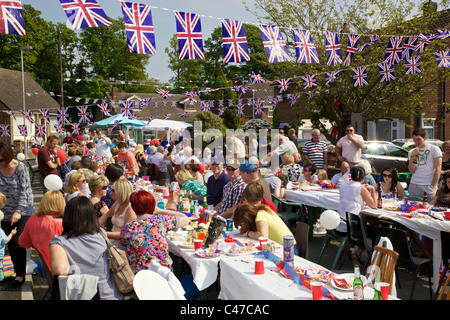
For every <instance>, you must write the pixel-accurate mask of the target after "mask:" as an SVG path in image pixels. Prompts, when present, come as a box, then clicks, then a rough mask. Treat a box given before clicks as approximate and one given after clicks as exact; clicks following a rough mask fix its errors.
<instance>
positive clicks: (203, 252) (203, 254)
mask: <svg viewBox="0 0 450 320" xmlns="http://www.w3.org/2000/svg"><path fill="white" fill-rule="evenodd" d="M222 253H223V252H222V251H221V250H215V249H204V248H201V249H197V250H195V255H196V256H198V257H200V258H215V257H218V256H220V255H221V254H222Z"/></svg>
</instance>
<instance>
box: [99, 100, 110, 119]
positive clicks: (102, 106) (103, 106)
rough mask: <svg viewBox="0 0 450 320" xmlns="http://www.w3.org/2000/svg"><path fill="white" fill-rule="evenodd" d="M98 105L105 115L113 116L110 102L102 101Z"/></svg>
mask: <svg viewBox="0 0 450 320" xmlns="http://www.w3.org/2000/svg"><path fill="white" fill-rule="evenodd" d="M97 106H98V107H99V109H100V111H101V112H102V113H103V114H104V115H105V116H108V117H111V116H112V114H111V112H110V109H109V104H107V103H102V104H98V105H97Z"/></svg>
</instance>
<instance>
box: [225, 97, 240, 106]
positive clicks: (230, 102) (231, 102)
mask: <svg viewBox="0 0 450 320" xmlns="http://www.w3.org/2000/svg"><path fill="white" fill-rule="evenodd" d="M239 100H241V101H242V99H238V101H239ZM233 105H234V101H233V99H228V106H229V107H232V106H233Z"/></svg>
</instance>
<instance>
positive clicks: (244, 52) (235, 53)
mask: <svg viewBox="0 0 450 320" xmlns="http://www.w3.org/2000/svg"><path fill="white" fill-rule="evenodd" d="M222 43H223V62H225V63H228V62H242V61H250V56H249V54H248V43H247V37H246V35H245V29H244V24H243V23H242V21H237V20H231V19H222Z"/></svg>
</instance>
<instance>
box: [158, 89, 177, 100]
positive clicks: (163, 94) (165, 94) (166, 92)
mask: <svg viewBox="0 0 450 320" xmlns="http://www.w3.org/2000/svg"><path fill="white" fill-rule="evenodd" d="M156 93H158V94H159V95H160V96H161V97H162V98H163V99H167V98H170V97H171V96H172V95H173V94H172V92H170V91H169V90H164V89H161V88H158V89H156Z"/></svg>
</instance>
